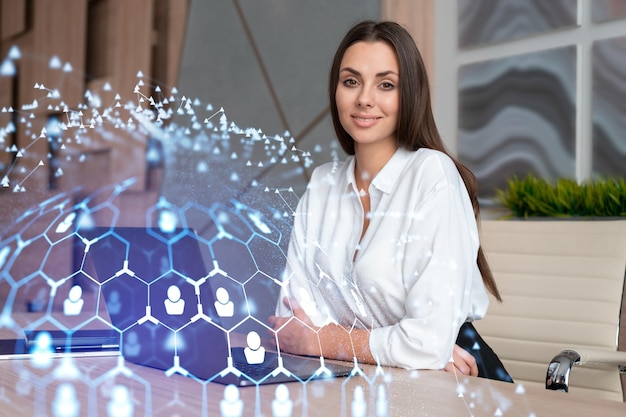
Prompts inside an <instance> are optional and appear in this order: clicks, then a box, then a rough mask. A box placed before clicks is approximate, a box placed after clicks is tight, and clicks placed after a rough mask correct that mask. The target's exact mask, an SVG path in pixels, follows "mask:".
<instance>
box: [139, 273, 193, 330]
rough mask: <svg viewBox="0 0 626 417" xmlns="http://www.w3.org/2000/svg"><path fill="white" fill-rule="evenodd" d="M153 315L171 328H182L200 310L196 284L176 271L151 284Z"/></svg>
mask: <svg viewBox="0 0 626 417" xmlns="http://www.w3.org/2000/svg"><path fill="white" fill-rule="evenodd" d="M149 293H150V308H151V310H152V315H153V316H154V317H155V318H156V319H157V320H159V321H160V322H161V323H163V325H165V326H167V327H169V328H170V329H174V330H176V329H180V328H181V327H182V326H184V325H185V324H186V323H188V322H190V321H191V318H192V317H193V316H195V315H196V313H197V312H198V297H197V295H196V294H195V289H194V286H193V285H191V284H190V283H189V282H187V281H186V280H185V278H183V277H182V276H180V275H178V274H176V273H173V272H171V273H169V274H167V275H165V276H163V277H161V278H160V279H158V280H157V281H155V282H153V283H152V284H151V285H150V289H149Z"/></svg>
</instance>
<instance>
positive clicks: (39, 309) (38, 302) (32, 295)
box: [7, 273, 52, 328]
mask: <svg viewBox="0 0 626 417" xmlns="http://www.w3.org/2000/svg"><path fill="white" fill-rule="evenodd" d="M11 290H12V291H13V292H15V296H14V297H11V299H12V303H13V305H12V306H11V314H12V317H13V320H15V322H16V323H17V324H18V325H20V326H21V327H22V328H26V327H28V326H29V324H30V323H32V322H35V321H36V320H38V319H40V318H42V317H44V316H45V315H47V314H48V310H49V306H50V298H51V297H50V292H51V291H52V288H51V287H50V285H48V282H47V281H46V279H45V278H44V277H43V276H42V275H41V274H39V273H38V274H35V275H34V276H32V277H31V278H29V279H25V280H22V281H21V282H20V283H19V284H18V285H15V286H13V288H12V289H11ZM7 298H8V297H7Z"/></svg>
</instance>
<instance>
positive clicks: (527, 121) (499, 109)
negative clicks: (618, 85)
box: [458, 46, 576, 198]
mask: <svg viewBox="0 0 626 417" xmlns="http://www.w3.org/2000/svg"><path fill="white" fill-rule="evenodd" d="M575 91H576V48H575V47H573V46H571V47H564V48H557V49H553V50H546V51H541V52H535V53H530V54H525V55H517V56H514V57H509V58H502V59H496V60H492V61H486V62H479V63H474V64H469V65H465V66H463V67H461V68H460V69H459V125H458V127H459V132H458V154H459V158H460V159H461V161H462V162H463V163H464V164H466V165H467V166H468V167H469V168H470V169H471V170H472V171H473V172H474V174H476V176H477V178H478V181H479V185H480V193H481V198H489V197H492V196H493V195H494V194H495V189H496V188H501V189H502V188H504V187H505V186H506V180H507V179H508V178H510V177H511V176H512V175H517V176H525V175H526V174H528V173H533V174H535V175H538V176H541V177H544V178H547V179H556V178H560V177H568V178H574V177H575V147H576V146H575V118H576V112H575Z"/></svg>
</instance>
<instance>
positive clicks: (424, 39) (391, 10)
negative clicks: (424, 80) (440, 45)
mask: <svg viewBox="0 0 626 417" xmlns="http://www.w3.org/2000/svg"><path fill="white" fill-rule="evenodd" d="M381 8H382V10H381V11H382V13H381V15H382V18H383V19H385V20H393V21H395V22H398V23H401V24H403V25H404V26H406V28H407V29H408V30H409V32H410V33H411V35H412V36H413V39H415V43H416V44H417V47H418V48H419V50H420V52H421V54H422V58H423V59H424V63H425V64H426V69H427V71H428V77H429V79H430V85H431V86H432V85H433V77H434V66H435V54H434V53H435V0H381Z"/></svg>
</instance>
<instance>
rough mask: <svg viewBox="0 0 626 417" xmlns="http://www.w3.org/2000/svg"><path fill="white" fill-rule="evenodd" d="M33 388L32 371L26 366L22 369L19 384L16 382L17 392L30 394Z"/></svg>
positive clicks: (21, 394) (22, 394)
mask: <svg viewBox="0 0 626 417" xmlns="http://www.w3.org/2000/svg"><path fill="white" fill-rule="evenodd" d="M33 378H34V377H33ZM32 389H33V383H32V380H31V373H30V372H29V371H28V370H27V369H25V368H22V369H20V378H19V380H18V381H17V384H15V392H16V393H17V395H19V396H21V397H24V396H26V395H29V394H30V392H31V390H32Z"/></svg>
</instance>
